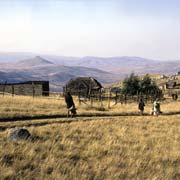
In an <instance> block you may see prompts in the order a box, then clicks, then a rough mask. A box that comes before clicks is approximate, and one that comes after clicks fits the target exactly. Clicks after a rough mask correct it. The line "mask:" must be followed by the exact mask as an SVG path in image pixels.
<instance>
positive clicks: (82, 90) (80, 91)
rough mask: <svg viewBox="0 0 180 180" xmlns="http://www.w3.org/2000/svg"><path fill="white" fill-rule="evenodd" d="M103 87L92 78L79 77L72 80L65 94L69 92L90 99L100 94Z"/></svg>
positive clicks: (66, 87)
mask: <svg viewBox="0 0 180 180" xmlns="http://www.w3.org/2000/svg"><path fill="white" fill-rule="evenodd" d="M102 88H103V86H102V85H101V84H100V83H99V82H98V81H97V80H96V79H94V78H92V77H77V78H73V79H70V80H69V82H68V83H67V84H66V86H65V87H64V92H67V91H69V92H70V93H71V94H72V95H81V96H84V97H89V95H92V94H99V92H100V90H101V89H102Z"/></svg>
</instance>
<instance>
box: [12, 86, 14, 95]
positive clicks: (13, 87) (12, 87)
mask: <svg viewBox="0 0 180 180" xmlns="http://www.w3.org/2000/svg"><path fill="white" fill-rule="evenodd" d="M12 97H14V85H12Z"/></svg>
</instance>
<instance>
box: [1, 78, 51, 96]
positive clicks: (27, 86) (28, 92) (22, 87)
mask: <svg viewBox="0 0 180 180" xmlns="http://www.w3.org/2000/svg"><path fill="white" fill-rule="evenodd" d="M0 92H1V93H9V94H12V95H13V94H14V95H24V96H49V81H26V82H20V83H4V84H2V83H1V84H0Z"/></svg>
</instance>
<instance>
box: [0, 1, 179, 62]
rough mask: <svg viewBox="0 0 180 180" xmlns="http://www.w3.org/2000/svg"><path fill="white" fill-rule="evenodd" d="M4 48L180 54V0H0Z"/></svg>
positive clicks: (0, 43)
mask: <svg viewBox="0 0 180 180" xmlns="http://www.w3.org/2000/svg"><path fill="white" fill-rule="evenodd" d="M0 51H1V52H3V51H6V52H7V51H18V52H21V51H25V52H38V53H49V54H58V55H66V56H87V55H91V56H125V55H127V56H141V57H147V58H154V59H155V58H157V59H180V0H66V1H65V0H64V1H63V0H0Z"/></svg>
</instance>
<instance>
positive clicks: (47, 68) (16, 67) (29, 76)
mask: <svg viewBox="0 0 180 180" xmlns="http://www.w3.org/2000/svg"><path fill="white" fill-rule="evenodd" d="M0 71H1V73H2V74H3V76H0V82H5V81H8V82H9V83H10V82H20V81H29V80H49V81H50V88H51V90H52V91H54V90H57V91H60V90H62V87H63V86H64V85H65V83H66V82H67V81H68V80H70V79H71V78H74V77H79V76H88V77H94V78H96V79H98V81H100V82H101V83H102V84H107V83H111V82H115V81H117V80H118V79H119V77H118V76H116V75H114V74H112V73H109V72H106V71H103V70H99V69H96V68H88V67H82V66H64V65H58V64H55V63H53V62H51V61H49V60H47V59H44V58H42V57H40V56H36V57H34V58H31V59H27V60H23V61H19V62H16V63H13V64H12V63H11V64H10V65H9V66H2V67H1V68H0Z"/></svg>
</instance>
